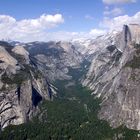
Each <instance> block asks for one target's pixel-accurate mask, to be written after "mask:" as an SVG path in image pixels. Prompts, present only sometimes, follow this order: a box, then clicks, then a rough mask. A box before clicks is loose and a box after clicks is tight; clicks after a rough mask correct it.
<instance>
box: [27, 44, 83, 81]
mask: <svg viewBox="0 0 140 140" xmlns="http://www.w3.org/2000/svg"><path fill="white" fill-rule="evenodd" d="M25 48H26V49H27V50H28V51H29V52H30V55H31V56H32V58H31V59H32V62H34V64H36V65H37V67H38V68H39V69H40V70H41V71H42V73H44V75H46V76H47V77H48V78H49V80H50V81H55V80H56V79H60V80H64V79H71V76H70V75H69V74H68V72H69V68H79V67H80V64H81V63H82V62H83V59H84V58H83V56H82V55H81V53H80V52H78V51H77V49H76V48H75V47H74V46H73V45H72V44H71V43H69V42H48V43H45V42H33V43H28V44H25Z"/></svg>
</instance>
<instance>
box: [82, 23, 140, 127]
mask: <svg viewBox="0 0 140 140" xmlns="http://www.w3.org/2000/svg"><path fill="white" fill-rule="evenodd" d="M136 29H137V30H136ZM138 36H139V37H138ZM139 41H140V26H139V25H129V26H127V25H125V26H124V28H123V31H122V32H120V33H117V34H116V35H115V36H114V42H113V44H110V43H108V44H103V47H102V48H103V49H102V50H101V51H99V52H98V53H96V55H95V56H94V58H93V60H92V64H91V66H90V69H89V71H88V73H87V76H86V79H85V80H83V81H82V83H83V85H84V86H88V87H89V88H90V89H92V90H93V94H95V95H96V96H97V97H100V98H101V99H102V103H101V110H100V112H99V118H101V119H104V120H107V121H108V122H109V123H110V125H111V126H112V127H118V126H120V125H122V124H124V125H125V126H127V127H128V128H131V129H136V130H140V100H139V98H140V44H139Z"/></svg>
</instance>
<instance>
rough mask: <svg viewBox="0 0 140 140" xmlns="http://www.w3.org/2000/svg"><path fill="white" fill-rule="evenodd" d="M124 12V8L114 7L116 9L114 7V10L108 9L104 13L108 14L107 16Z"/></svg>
mask: <svg viewBox="0 0 140 140" xmlns="http://www.w3.org/2000/svg"><path fill="white" fill-rule="evenodd" d="M122 13H123V9H121V8H117V7H116V8H114V9H112V10H109V9H106V10H105V11H104V15H107V16H110V15H111V16H117V15H120V14H122Z"/></svg>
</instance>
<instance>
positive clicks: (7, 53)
mask: <svg viewBox="0 0 140 140" xmlns="http://www.w3.org/2000/svg"><path fill="white" fill-rule="evenodd" d="M51 88H52V87H51V85H50V84H49V83H48V82H47V81H46V79H45V78H44V77H43V75H42V74H41V73H40V71H39V70H38V69H37V68H36V67H35V66H33V65H32V64H31V63H30V59H29V53H28V52H27V51H26V50H25V49H24V48H23V47H21V46H16V47H12V46H10V45H9V44H8V43H5V42H0V129H2V128H4V127H6V126H8V125H9V124H13V125H17V124H21V123H23V122H26V121H28V120H29V119H31V118H32V117H33V116H34V115H35V114H36V113H37V112H38V111H39V109H38V104H39V103H40V101H41V100H43V99H46V100H51V99H52V92H51Z"/></svg>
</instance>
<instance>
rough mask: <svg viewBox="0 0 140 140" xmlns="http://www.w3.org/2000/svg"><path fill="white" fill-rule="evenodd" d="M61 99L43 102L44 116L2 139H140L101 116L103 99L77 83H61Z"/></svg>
mask: <svg viewBox="0 0 140 140" xmlns="http://www.w3.org/2000/svg"><path fill="white" fill-rule="evenodd" d="M55 85H56V86H57V87H58V91H59V93H58V95H59V96H58V97H57V98H54V101H43V102H42V104H41V105H40V110H41V111H40V112H41V113H40V114H38V115H37V117H35V118H34V119H33V121H30V122H28V123H26V124H22V125H19V126H9V127H7V128H6V129H5V130H4V131H3V132H1V135H0V140H139V139H140V138H138V135H139V132H138V131H134V130H129V129H127V128H125V127H123V126H122V127H120V128H117V129H112V128H111V127H110V126H109V124H108V123H107V122H106V121H102V120H99V119H98V117H97V114H98V111H99V109H100V107H99V104H100V100H99V99H94V97H93V96H91V91H89V90H88V89H86V88H83V87H82V86H81V85H78V84H75V83H73V81H71V82H70V81H57V82H56V83H55Z"/></svg>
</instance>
